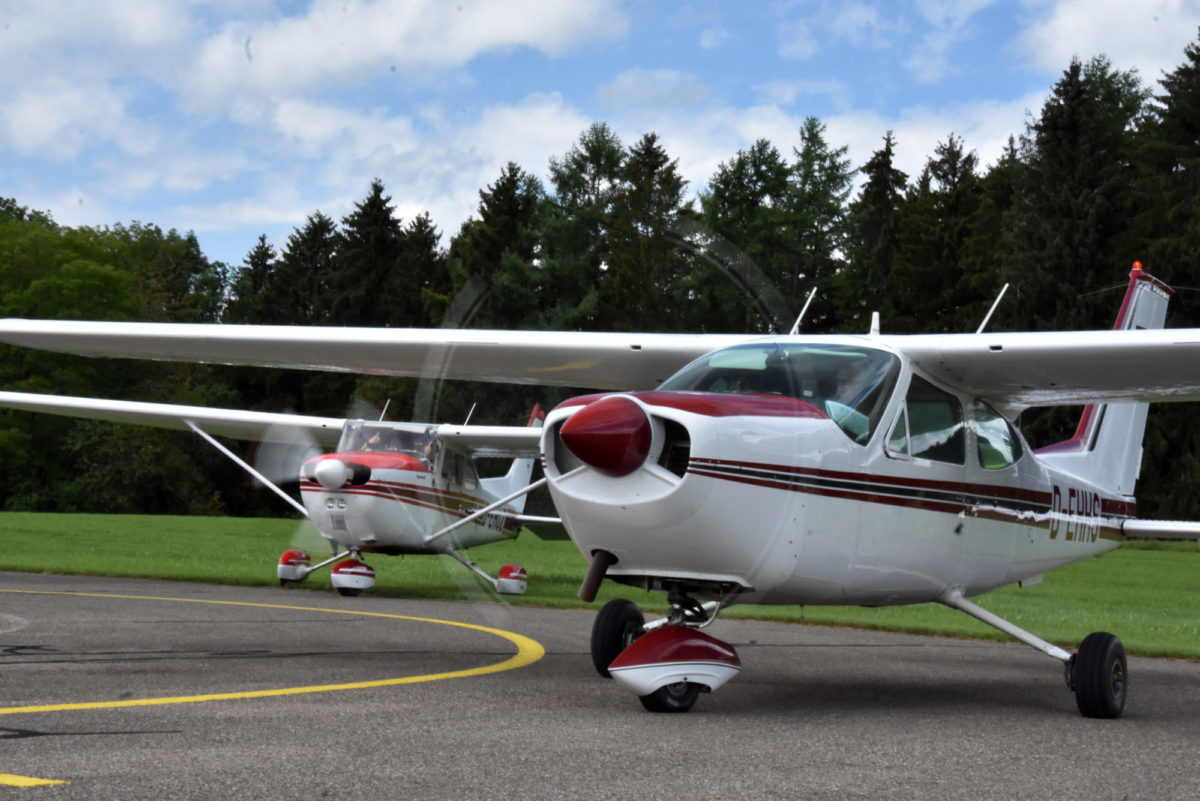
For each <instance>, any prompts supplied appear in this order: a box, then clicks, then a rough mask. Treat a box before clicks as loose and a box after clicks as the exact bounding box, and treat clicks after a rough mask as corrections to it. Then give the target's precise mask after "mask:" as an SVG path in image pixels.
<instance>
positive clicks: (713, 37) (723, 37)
mask: <svg viewBox="0 0 1200 801" xmlns="http://www.w3.org/2000/svg"><path fill="white" fill-rule="evenodd" d="M729 38H730V34H729V30H728V29H726V28H718V27H709V28H705V29H704V30H702V31H700V40H699V41H700V46H701V47H703V48H704V49H705V50H715V49H716V48H718V47H720V46H721V45H723V44H725V42H727V41H729Z"/></svg>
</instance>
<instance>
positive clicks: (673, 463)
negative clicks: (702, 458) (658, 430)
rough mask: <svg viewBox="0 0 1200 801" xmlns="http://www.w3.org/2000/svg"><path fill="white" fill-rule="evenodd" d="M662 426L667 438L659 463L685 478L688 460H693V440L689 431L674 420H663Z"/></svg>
mask: <svg viewBox="0 0 1200 801" xmlns="http://www.w3.org/2000/svg"><path fill="white" fill-rule="evenodd" d="M662 424H663V430H664V433H665V434H666V438H665V441H664V442H663V449H662V453H661V454H660V455H659V457H658V463H659V464H660V465H662V466H663V467H665V468H666V469H668V470H670V471H671V472H672V473H674V474H675V475H677V476H679V477H680V478H683V475H684V473H686V472H687V467H688V460H690V459H691V458H692V438H691V437H690V436H688V432H687V429H686V428H684V427H683V426H682V425H680V424H679V423H677V422H675V421H674V420H662Z"/></svg>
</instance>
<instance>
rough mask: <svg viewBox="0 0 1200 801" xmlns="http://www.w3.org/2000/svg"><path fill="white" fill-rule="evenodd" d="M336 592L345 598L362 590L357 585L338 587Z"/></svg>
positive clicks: (353, 595)
mask: <svg viewBox="0 0 1200 801" xmlns="http://www.w3.org/2000/svg"><path fill="white" fill-rule="evenodd" d="M337 591H338V594H339V595H342V596H344V597H346V598H353V597H355V596H356V595H362V590H360V589H359V588H358V587H338V588H337Z"/></svg>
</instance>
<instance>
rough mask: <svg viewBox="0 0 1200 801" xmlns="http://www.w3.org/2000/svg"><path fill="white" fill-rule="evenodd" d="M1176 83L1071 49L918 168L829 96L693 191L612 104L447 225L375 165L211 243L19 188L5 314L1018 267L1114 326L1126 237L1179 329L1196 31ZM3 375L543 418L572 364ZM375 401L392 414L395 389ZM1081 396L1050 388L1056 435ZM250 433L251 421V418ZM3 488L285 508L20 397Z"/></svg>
mask: <svg viewBox="0 0 1200 801" xmlns="http://www.w3.org/2000/svg"><path fill="white" fill-rule="evenodd" d="M1183 55H1184V60H1183V63H1182V64H1181V65H1180V66H1179V67H1177V68H1176V69H1175V70H1174V71H1172V72H1171V73H1169V74H1166V75H1164V76H1163V79H1162V81H1161V84H1160V86H1161V90H1162V93H1161V94H1158V95H1154V94H1152V92H1151V91H1150V90H1149V89H1148V88H1146V85H1145V84H1144V83H1143V81H1142V78H1141V76H1139V75H1138V74H1137V73H1136V72H1133V71H1121V70H1116V69H1114V68H1113V67H1112V65H1111V62H1110V61H1109V60H1108V59H1107V58H1106V57H1104V56H1097V57H1094V58H1092V59H1090V60H1088V61H1080V60H1074V61H1072V62H1071V64H1070V65H1069V66H1068V67H1067V68H1066V69H1065V71H1064V72H1063V74H1062V76H1061V78H1060V79H1059V80H1058V82H1057V83H1055V84H1054V86H1053V88H1052V92H1051V94H1050V96H1049V98H1048V99H1047V100H1046V102H1045V104H1044V105H1043V107H1042V108H1041V109H1040V111H1039V112H1038V113H1037V114H1036V115H1034V114H1032V113H1031V114H1030V118H1029V120H1028V122H1027V123H1026V126H1025V130H1024V131H1021V132H1014V134H1013V136H1012V137H1010V139H1009V145H1008V148H1007V149H1006V151H1005V153H1004V154H1003V156H1002V157H1001V158H1000V159H999V160H998V161H997V162H996V163H995V164H993V165H990V166H988V167H986V168H984V167H982V166H981V165H980V164H979V162H978V158H977V156H976V155H975V153H974V151H972V150H971V149H970V147H969V143H966V142H964V141H962V139H961V138H959V137H957V136H955V135H954V134H953V133H950V134H948V135H947V137H946V139H945V140H944V141H942V142H940V143H939V144H938V145H937V147H936V148H935V150H934V153H933V154H931V155H930V156H929V157H928V159H927V161H926V164H925V166H924V168H923V169H922V171H921V172H920V174H919V175H915V176H909V175H906V174H904V173H903V172H901V171H899V170H898V169H896V168H895V166H894V165H893V155H894V148H895V144H896V143H895V141H894V139H893V137H892V134H891V132H887V133H885V134H883V136H882V137H881V146H880V147H879V149H878V150H876V151H875V152H874V153H873V154H872V156H871V157H870V159H868V160H867V161H866V163H865V164H862V165H852V164H851V163H850V161H849V159H848V158H847V157H846V152H847V151H846V148H845V147H838V146H836V145H834V144H831V143H829V142H827V141H826V138H825V126H824V125H823V124H822V122H821V121H820V120H819V119H817V118H815V117H810V118H808V119H807V120H806V121H805V123H804V125H803V126H802V128H801V129H800V130H799V131H798V133H797V141H796V142H794V143H787V144H786V145H784V146H783V149H781V148H780V146H779V145H777V144H775V143H772V142H769V141H766V140H759V141H757V142H755V143H754V144H753V145H752V146H751V147H749V148H747V149H745V150H741V151H738V152H737V153H735V154H733V155H732V156H731V157H730V158H729V159H728V160H727V161H725V162H723V163H722V164H721V165H720V166H719V168H718V169H717V170H716V172H715V173H714V175H713V176H712V177H711V179H710V180H709V182H708V184H707V186H706V187H705V188H704V189H703V190H702V191H701V192H700V194H699V197H698V199H696V200H692V199H690V198H689V196H688V192H687V186H686V182H685V181H684V180H683V179H682V178H681V177H680V175H679V171H678V168H677V162H676V161H675V160H674V159H672V158H671V157H670V154H669V153H668V152H667V150H666V149H665V147H664V145H663V143H662V142H661V141H660V140H659V138H658V137H657V136H656V135H655V134H654V133H647V134H645V135H643V136H642V137H641V138H640V139H639V140H638V141H636V142H634V143H632V144H626V143H624V142H621V141H620V140H619V139H618V138H617V137H616V135H615V134H614V133H613V132H612V130H611V129H610V128H609V127H608V126H607V125H606V124H604V123H595V124H593V125H592V126H590V127H589V128H587V129H586V130H585V131H583V132H582V133H581V135H580V136H579V139H578V141H577V142H576V143H574V144H573V145H572V146H571V147H570V148H569V149H568V150H567V151H566V152H565V153H564V154H563V155H561V156H559V157H555V158H552V159H551V161H550V164H549V168H548V177H549V180H548V182H543V181H541V180H540V179H539V178H537V177H536V176H535V175H533V174H531V173H530V172H528V171H526V170H525V169H524V168H523V167H522V166H520V165H517V164H515V163H509V164H507V165H506V166H505V167H504V168H503V169H502V170H501V171H500V174H499V176H498V177H497V178H496V180H495V182H494V183H492V184H490V185H489V186H487V187H486V188H484V189H481V190H480V192H479V197H480V202H479V207H478V211H477V214H476V215H474V216H472V217H471V218H469V219H468V220H467V221H466V222H465V223H463V225H462V226H461V228H460V229H459V230H458V231H457V232H456V233H455V234H454V235H453V236H451V237H450V238H449V246H448V247H446V248H444V247H443V246H442V244H441V242H442V236H441V234H440V232H439V231H437V230H436V228H435V227H434V225H433V224H432V222H431V220H430V218H429V216H428V215H427V214H422V215H418V216H416V217H414V218H412V219H410V220H407V221H404V220H400V219H398V218H397V217H396V215H395V213H394V206H393V205H392V201H391V198H390V197H389V196H388V194H387V193H386V189H385V187H384V186H383V184H382V183H381V182H380V181H378V180H377V181H375V182H373V183H372V185H371V186H370V189H369V191H368V194H367V195H366V197H365V198H364V199H363V200H362V201H361V202H360V203H358V204H356V206H355V208H354V210H353V211H352V212H351V213H350V214H349V215H348V216H346V217H345V218H343V219H342V220H341V221H340V223H339V222H336V221H334V220H333V219H331V218H329V217H328V216H326V215H325V214H323V213H322V212H320V211H314V212H313V213H312V214H311V215H310V216H309V217H308V219H307V220H306V221H305V223H304V224H303V225H302V226H300V227H298V228H296V229H295V231H294V232H293V233H292V235H291V236H290V237H289V238H288V240H287V242H286V244H285V245H284V246H283V248H282V250H281V251H279V252H277V251H276V250H275V248H274V247H272V246H271V245H270V244H269V243H268V241H267V238H266V236H265V235H264V236H261V237H260V238H259V239H258V241H257V243H255V244H253V246H252V247H251V248H250V249H249V251H248V253H247V255H246V257H245V259H244V263H243V264H242V265H238V266H231V265H227V264H224V263H222V262H214V261H210V260H208V259H207V258H206V257H205V256H204V254H203V253H202V252H201V249H200V247H199V244H198V243H197V241H196V238H195V237H194V236H193V235H191V234H180V233H178V232H176V231H174V230H171V231H167V232H164V231H162V230H161V229H160V228H158V227H157V226H155V225H153V224H152V223H141V222H133V223H129V224H127V225H126V224H116V225H113V226H112V227H103V228H93V227H79V228H70V227H65V226H61V225H58V224H56V223H55V222H54V221H53V219H52V218H51V217H50V215H49V214H47V213H44V212H39V211H36V210H30V209H28V208H26V207H24V206H22V205H21V204H20V201H19V199H18V198H0V316H3V317H32V318H54V319H84V320H145V321H156V322H216V323H275V324H285V325H352V326H393V327H410V326H411V327H437V326H449V327H474V328H510V329H511V328H521V329H541V330H585V331H682V332H702V333H709V332H746V331H751V332H772V331H784V332H786V331H787V330H788V329H789V328H790V327H791V325H792V323H793V321H794V319H795V317H796V315H797V314H798V313H799V310H800V307H801V305H802V304H803V301H804V299H805V297H806V296H807V294H808V292H809V291H810V290H811V289H812V288H814V287H815V288H816V289H817V291H818V294H817V299H816V301H815V302H814V304H813V306H812V308H811V309H810V310H809V312H808V314H807V316H806V318H805V320H804V324H803V328H802V330H803V331H804V332H805V333H827V332H853V333H862V332H865V331H866V330H867V328H868V326H869V320H870V315H871V312H872V311H876V310H877V311H879V312H880V313H881V316H882V321H883V327H884V330H885V331H886V332H887V333H941V332H947V333H962V332H971V331H974V330H975V329H976V328H977V327H978V326H979V324H980V322H981V321H982V320H983V319H984V317H985V315H986V313H987V310H988V308H989V306H990V305H991V303H992V301H993V300H994V299H995V297H996V295H997V294H998V292H999V291H1000V288H1001V287H1002V286H1003V285H1004V284H1006V283H1008V284H1010V289H1009V291H1008V294H1007V296H1006V297H1005V299H1004V301H1003V302H1002V303H1001V305H1000V307H999V308H998V310H997V312H996V314H995V316H994V317H993V318H992V320H991V322H990V323H989V330H993V331H1023V330H1032V331H1038V330H1064V329H1102V328H1109V327H1111V325H1112V321H1113V319H1114V317H1115V315H1116V311H1117V309H1118V307H1119V304H1120V300H1121V297H1122V293H1123V291H1124V288H1125V285H1126V283H1127V280H1126V276H1127V273H1128V271H1129V268H1130V266H1131V265H1132V263H1133V262H1134V261H1135V260H1137V261H1141V262H1142V263H1143V264H1144V265H1145V267H1146V269H1147V270H1148V271H1149V272H1151V273H1152V274H1154V275H1155V276H1157V277H1159V278H1161V279H1163V280H1164V281H1166V282H1167V283H1168V284H1170V285H1171V286H1173V287H1174V288H1175V290H1176V296H1175V298H1174V300H1173V303H1172V309H1171V312H1170V317H1169V320H1168V325H1169V326H1171V327H1195V326H1200V45H1198V44H1196V43H1193V44H1192V45H1189V46H1188V47H1187V48H1186V49H1185V51H1184V54H1183ZM0 387H3V388H4V389H8V390H21V391H29V392H48V393H54V394H65V395H87V396H96V397H103V398H123V399H124V398H127V399H135V400H147V401H157V402H164V403H184V404H194V405H202V406H217V407H226V408H247V409H259V410H268V411H283V410H294V411H297V412H299V413H302V414H316V415H330V416H343V415H348V416H372V415H377V414H378V411H377V410H378V409H380V408H382V407H384V406H385V405H386V406H387V410H388V412H387V414H388V417H390V418H391V419H397V420H419V421H434V422H461V421H462V420H463V419H465V418H466V416H467V415H468V413H470V410H471V409H472V408H474V409H475V410H476V411H475V412H474V416H473V417H472V421H473V422H481V423H503V424H521V423H523V422H524V420H525V419H526V417H527V416H528V412H529V409H530V407H531V406H532V405H533V404H534V403H535V402H540V403H542V404H543V405H544V406H547V407H549V406H553V405H554V404H555V403H556V402H558V401H559V400H561V399H563V398H564V397H567V396H569V395H573V394H578V393H577V392H576V391H570V392H566V391H564V390H561V389H557V388H539V387H513V386H506V385H484V384H463V383H459V382H445V383H444V384H443V383H442V382H439V381H437V380H436V379H432V380H427V379H422V380H416V379H393V378H384V377H379V376H358V375H351V374H339V373H314V372H307V371H299V370H265V369H256V368H234V367H225V366H212V365H187V364H172V363H158V362H135V361H125V360H110V359H86V358H79V357H69V356H62V355H59V354H50V353H44V352H37V351H29V350H24V349H20V348H12V347H8V346H0ZM373 410H374V411H373ZM1077 414H1078V412H1077V410H1074V411H1072V410H1062V409H1059V410H1053V411H1044V410H1035V411H1032V412H1029V413H1026V415H1025V416H1024V417H1025V419H1023V420H1022V421H1020V422H1021V425H1022V428H1023V430H1024V432H1025V434H1026V436H1027V438H1029V439H1030V440H1031V442H1033V443H1034V444H1035V446H1036V445H1041V444H1047V443H1049V442H1052V441H1055V439H1058V438H1062V437H1064V436H1069V434H1070V432H1071V431H1072V430H1073V427H1074V422H1075V419H1076V418H1077ZM1194 418H1195V407H1194V406H1193V405H1191V404H1160V405H1156V406H1155V407H1154V408H1153V410H1152V412H1151V415H1150V423H1149V427H1148V431H1147V437H1146V442H1145V452H1144V463H1143V470H1142V476H1141V480H1140V482H1139V485H1138V500H1139V514H1141V515H1143V516H1148V517H1167V518H1193V519H1195V518H1200V493H1197V492H1196V486H1197V481H1198V479H1200V426H1197V425H1195V423H1194ZM230 445H231V447H233V448H235V449H236V450H239V451H240V452H242V453H244V454H247V455H248V456H250V458H253V457H254V454H253V450H254V446H253V445H247V444H245V443H230ZM0 487H3V488H4V489H3V495H2V496H0V508H2V509H5V510H28V511H60V512H70V511H88V512H110V513H120V512H140V513H148V514H159V513H161V514H166V513H176V514H179V513H187V514H230V515H272V516H274V515H280V514H283V513H284V512H285V511H286V509H284V508H282V505H281V504H280V503H279V502H278V501H277V500H276V499H275V498H274V497H273V496H271V495H270V494H269V493H265V492H262V491H261V490H260V489H256V488H255V487H253V486H252V484H251V483H250V482H249V481H248V480H247V479H246V478H245V477H244V475H243V474H242V472H241V471H240V470H238V469H236V468H234V467H233V466H232V465H230V464H229V463H228V462H227V461H225V458H224V457H223V456H221V455H220V454H219V453H217V452H216V451H215V450H213V449H212V448H210V447H209V446H208V445H206V444H205V443H203V442H202V441H201V440H200V439H199V438H197V437H191V436H187V435H183V434H180V433H178V432H170V431H163V430H158V429H152V428H145V427H140V426H117V425H113V424H107V423H100V422H93V421H84V420H72V419H66V418H61V417H53V416H48V415H36V414H28V413H22V412H11V411H2V412H0Z"/></svg>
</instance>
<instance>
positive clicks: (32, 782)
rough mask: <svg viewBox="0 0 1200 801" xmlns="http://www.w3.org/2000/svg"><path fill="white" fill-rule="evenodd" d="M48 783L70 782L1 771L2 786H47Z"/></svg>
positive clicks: (0, 785)
mask: <svg viewBox="0 0 1200 801" xmlns="http://www.w3.org/2000/svg"><path fill="white" fill-rule="evenodd" d="M48 784H70V782H64V781H59V780H58V779H38V778H35V777H33V776H17V775H15V774H12V773H0V787H45V786H46V785H48Z"/></svg>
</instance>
